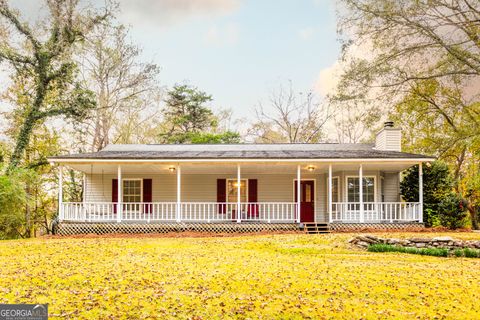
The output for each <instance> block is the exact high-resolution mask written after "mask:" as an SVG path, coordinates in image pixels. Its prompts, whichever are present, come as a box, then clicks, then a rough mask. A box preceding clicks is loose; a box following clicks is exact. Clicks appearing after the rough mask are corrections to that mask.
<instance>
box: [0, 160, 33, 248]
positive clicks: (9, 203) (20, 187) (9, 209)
mask: <svg viewBox="0 0 480 320" xmlns="http://www.w3.org/2000/svg"><path fill="white" fill-rule="evenodd" d="M0 169H1V168H0ZM29 179H32V178H31V174H30V172H29V171H27V170H14V171H13V172H11V173H10V174H9V175H5V174H0V239H12V238H19V237H22V236H24V232H25V223H26V217H25V207H26V205H27V204H28V203H29V198H28V195H27V193H26V191H25V182H26V181H28V180H29Z"/></svg>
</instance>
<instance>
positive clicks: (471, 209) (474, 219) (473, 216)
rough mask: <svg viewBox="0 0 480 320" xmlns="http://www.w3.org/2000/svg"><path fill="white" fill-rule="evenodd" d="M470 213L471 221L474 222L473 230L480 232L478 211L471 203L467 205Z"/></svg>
mask: <svg viewBox="0 0 480 320" xmlns="http://www.w3.org/2000/svg"><path fill="white" fill-rule="evenodd" d="M467 209H468V212H469V213H470V220H472V229H473V230H478V220H477V210H475V208H474V207H473V205H472V204H471V203H469V204H468V205H467Z"/></svg>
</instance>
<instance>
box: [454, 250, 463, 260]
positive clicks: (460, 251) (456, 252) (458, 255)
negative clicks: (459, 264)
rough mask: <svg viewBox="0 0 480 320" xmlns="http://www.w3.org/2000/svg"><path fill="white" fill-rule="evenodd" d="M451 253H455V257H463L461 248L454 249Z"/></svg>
mask: <svg viewBox="0 0 480 320" xmlns="http://www.w3.org/2000/svg"><path fill="white" fill-rule="evenodd" d="M453 254H454V255H455V257H457V258H460V257H463V251H462V250H461V249H456V250H455V251H454V252H453Z"/></svg>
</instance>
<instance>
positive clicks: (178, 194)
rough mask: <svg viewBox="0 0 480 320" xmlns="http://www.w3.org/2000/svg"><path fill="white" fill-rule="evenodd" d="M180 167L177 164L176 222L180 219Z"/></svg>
mask: <svg viewBox="0 0 480 320" xmlns="http://www.w3.org/2000/svg"><path fill="white" fill-rule="evenodd" d="M181 196H182V167H181V166H180V165H177V217H176V220H177V222H180V221H182V199H181Z"/></svg>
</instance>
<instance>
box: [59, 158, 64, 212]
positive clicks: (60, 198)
mask: <svg viewBox="0 0 480 320" xmlns="http://www.w3.org/2000/svg"><path fill="white" fill-rule="evenodd" d="M64 218H65V217H64V212H63V167H62V166H59V167H58V219H59V220H60V221H62V220H63V219H64Z"/></svg>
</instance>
